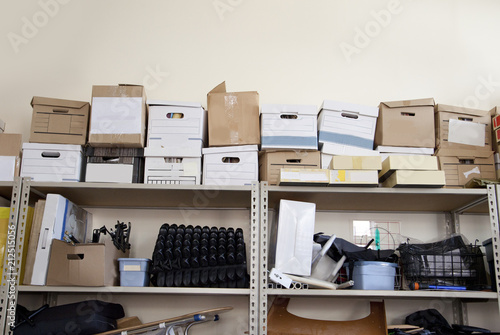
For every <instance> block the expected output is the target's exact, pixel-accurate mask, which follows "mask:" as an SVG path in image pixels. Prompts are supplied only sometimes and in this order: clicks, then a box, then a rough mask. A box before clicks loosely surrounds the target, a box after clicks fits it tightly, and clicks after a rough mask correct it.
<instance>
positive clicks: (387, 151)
mask: <svg viewBox="0 0 500 335" xmlns="http://www.w3.org/2000/svg"><path fill="white" fill-rule="evenodd" d="M375 150H377V151H378V152H379V153H380V157H381V158H382V161H384V160H385V159H386V158H387V157H389V156H393V155H396V156H402V155H428V156H431V155H433V154H434V148H418V147H393V146H386V145H379V146H377V147H376V148H375Z"/></svg>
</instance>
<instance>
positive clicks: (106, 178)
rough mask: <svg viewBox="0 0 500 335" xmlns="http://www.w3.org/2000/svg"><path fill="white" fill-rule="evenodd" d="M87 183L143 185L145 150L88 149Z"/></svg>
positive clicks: (86, 152) (86, 153)
mask: <svg viewBox="0 0 500 335" xmlns="http://www.w3.org/2000/svg"><path fill="white" fill-rule="evenodd" d="M85 155H86V156H87V169H86V170H87V172H86V175H85V181H86V182H98V183H99V182H100V183H142V182H143V180H144V149H141V148H101V147H99V148H93V147H87V150H86V151H85Z"/></svg>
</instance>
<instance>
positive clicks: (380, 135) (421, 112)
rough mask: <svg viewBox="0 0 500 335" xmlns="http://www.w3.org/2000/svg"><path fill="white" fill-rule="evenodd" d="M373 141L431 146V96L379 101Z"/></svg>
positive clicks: (395, 144)
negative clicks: (427, 97)
mask: <svg viewBox="0 0 500 335" xmlns="http://www.w3.org/2000/svg"><path fill="white" fill-rule="evenodd" d="M379 112H380V113H379V116H378V120H377V132H376V134H375V145H388V146H400V147H423V148H434V147H435V144H436V140H435V137H436V136H435V130H434V99H432V98H429V99H417V100H404V101H390V102H381V103H380V105H379Z"/></svg>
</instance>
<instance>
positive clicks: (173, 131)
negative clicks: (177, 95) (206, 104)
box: [147, 100, 207, 155]
mask: <svg viewBox="0 0 500 335" xmlns="http://www.w3.org/2000/svg"><path fill="white" fill-rule="evenodd" d="M148 113H149V117H148V140H147V147H148V148H171V147H175V146H178V145H181V146H194V147H199V151H200V155H201V148H203V147H204V146H206V144H207V112H206V110H205V109H204V108H203V107H202V106H201V104H199V103H190V102H174V101H162V100H150V101H148Z"/></svg>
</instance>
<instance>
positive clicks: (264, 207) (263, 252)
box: [259, 182, 269, 335]
mask: <svg viewBox="0 0 500 335" xmlns="http://www.w3.org/2000/svg"><path fill="white" fill-rule="evenodd" d="M268 207H269V204H268V184H267V182H261V183H260V256H261V258H260V283H259V304H260V306H259V322H260V334H263V335H265V334H267V273H268V269H267V262H268V245H267V241H268Z"/></svg>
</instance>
